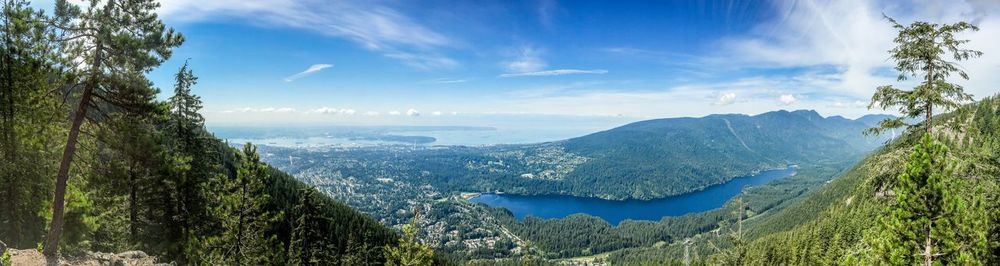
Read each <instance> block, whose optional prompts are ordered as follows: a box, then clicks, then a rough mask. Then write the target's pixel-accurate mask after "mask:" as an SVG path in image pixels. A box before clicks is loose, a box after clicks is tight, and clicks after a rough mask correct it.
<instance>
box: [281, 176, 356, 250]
mask: <svg viewBox="0 0 1000 266" xmlns="http://www.w3.org/2000/svg"><path fill="white" fill-rule="evenodd" d="M314 191H315V189H313V188H309V189H303V190H302V197H301V198H300V200H299V204H298V205H296V206H295V215H297V218H295V220H294V222H295V227H294V229H293V231H292V239H291V243H290V244H289V248H288V264H290V265H318V264H320V263H321V262H324V261H327V262H330V261H337V254H336V253H334V252H336V251H337V250H336V249H333V248H329V245H331V239H329V238H328V236H327V235H324V234H323V233H322V228H323V227H324V226H325V225H326V224H328V223H329V221H328V220H327V219H324V217H323V216H322V215H321V214H320V210H319V206H317V205H318V204H317V202H316V199H315V197H316V195H315V194H314V193H315V192H314ZM348 246H350V244H349V245H348ZM359 253H360V252H359Z"/></svg>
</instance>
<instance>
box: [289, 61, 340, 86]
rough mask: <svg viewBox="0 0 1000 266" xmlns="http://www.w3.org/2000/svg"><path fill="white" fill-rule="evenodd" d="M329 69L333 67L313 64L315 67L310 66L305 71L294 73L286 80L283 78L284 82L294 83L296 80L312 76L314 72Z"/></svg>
mask: <svg viewBox="0 0 1000 266" xmlns="http://www.w3.org/2000/svg"><path fill="white" fill-rule="evenodd" d="M331 67H333V65H331V64H315V65H311V66H309V68H307V69H306V70H305V71H302V72H299V73H296V74H295V75H291V76H288V77H287V78H285V82H292V81H295V80H297V79H300V78H304V77H306V76H309V75H312V74H316V72H319V71H320V70H323V69H327V68H331Z"/></svg>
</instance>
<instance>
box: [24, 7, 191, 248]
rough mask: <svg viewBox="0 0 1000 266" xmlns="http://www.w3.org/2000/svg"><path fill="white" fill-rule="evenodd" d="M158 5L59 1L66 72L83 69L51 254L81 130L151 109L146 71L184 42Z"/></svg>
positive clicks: (58, 189)
mask: <svg viewBox="0 0 1000 266" xmlns="http://www.w3.org/2000/svg"><path fill="white" fill-rule="evenodd" d="M158 6H159V4H157V3H156V2H154V1H152V0H133V1H122V0H108V1H105V2H104V3H103V6H99V2H98V1H94V2H91V3H90V5H89V7H87V10H86V11H81V9H80V8H79V7H76V6H73V5H70V4H69V3H67V2H66V1H65V0H59V1H57V2H56V9H55V18H54V20H53V21H52V23H50V24H51V25H52V26H53V27H56V28H58V29H60V30H61V31H62V32H61V35H60V37H59V39H58V41H59V42H60V44H61V49H62V51H65V55H64V56H65V60H64V61H62V62H64V64H66V69H70V70H74V71H77V70H78V71H79V73H74V76H76V77H77V79H76V80H74V81H73V82H72V83H71V85H70V88H79V89H80V90H81V93H80V96H79V103H78V104H77V107H76V110H75V111H74V113H73V115H72V121H71V124H70V131H69V136H68V137H67V140H66V145H65V147H64V150H63V156H62V161H61V163H60V165H59V171H58V172H57V174H56V185H55V195H54V198H53V201H52V203H53V207H52V222H51V226H50V227H49V233H48V235H47V237H46V240H45V245H44V250H43V253H44V254H45V255H47V256H54V255H56V254H57V252H58V248H59V239H60V235H61V233H62V227H63V215H64V208H65V194H66V185H67V180H68V179H69V170H70V166H71V164H72V160H73V157H74V155H75V154H76V146H77V143H78V142H79V137H80V131H81V126H83V124H84V123H85V122H90V123H96V122H99V121H100V120H101V119H102V118H104V117H102V115H103V114H107V113H108V112H113V111H115V110H120V109H133V110H136V109H143V108H150V107H151V106H150V104H151V103H152V102H153V101H152V100H153V98H154V96H155V90H153V89H152V88H151V85H150V82H149V81H148V80H147V79H146V77H145V73H146V72H148V71H150V70H151V69H152V68H154V67H156V66H158V65H160V64H161V63H162V62H163V61H165V60H166V59H168V58H169V57H170V55H171V49H172V48H173V47H176V46H178V45H180V44H181V42H182V41H183V38H182V37H181V36H180V34H178V33H175V32H174V31H173V29H166V27H165V26H164V25H163V23H162V22H161V21H160V20H159V19H158V18H157V17H156V13H155V10H156V8H157V7H158ZM92 110H93V111H96V112H94V113H92V112H91V111H92Z"/></svg>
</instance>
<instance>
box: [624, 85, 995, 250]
mask: <svg viewBox="0 0 1000 266" xmlns="http://www.w3.org/2000/svg"><path fill="white" fill-rule="evenodd" d="M998 118H1000V100H998V98H997V97H996V96H994V97H990V98H986V99H984V100H982V101H981V102H979V103H976V104H972V105H968V106H964V107H962V108H961V109H959V110H957V111H954V112H952V113H947V114H943V115H938V116H936V117H935V121H946V122H945V123H941V122H938V123H939V125H938V126H936V127H935V128H936V129H937V131H936V133H935V134H936V135H937V136H938V137H939V138H941V139H942V140H943V142H944V143H946V144H947V145H948V146H949V148H950V150H951V151H952V153H953V154H954V158H955V159H957V163H956V165H955V167H956V168H955V169H956V170H957V171H958V172H959V173H961V174H960V176H961V177H963V178H965V179H966V182H968V184H967V185H969V186H971V187H974V188H975V189H971V188H970V189H964V190H963V191H962V192H961V193H962V194H960V195H959V196H961V197H975V195H984V196H985V197H986V198H985V199H986V200H985V201H984V202H986V203H987V204H986V206H985V209H986V210H987V213H992V214H993V215H991V216H987V217H985V219H986V220H987V221H988V223H987V224H989V226H988V227H989V229H988V230H985V231H987V232H990V233H987V234H985V235H984V236H988V237H989V239H991V240H990V241H995V240H996V238H997V237H998V235H997V234H996V232H998V231H997V229H998V228H997V224H998V223H997V221H998V220H997V218H998V217H997V216H996V215H995V214H996V213H997V212H996V211H997V210H998V204H997V201H996V197H997V194H998V193H997V182H998V180H997V179H996V177H997V176H1000V171H997V169H1000V160H998V159H1000V154H998V152H1000V147H998V146H997V145H998V144H1000V141H998V140H1000V130H998V129H1000V119H998ZM922 135H924V133H923V130H919V129H918V130H915V131H909V132H907V134H905V135H903V136H901V137H900V138H898V139H896V140H894V141H892V143H890V144H887V145H886V146H885V147H883V148H881V149H879V150H878V151H877V152H875V153H874V154H871V155H869V156H867V157H866V158H865V159H864V160H862V161H861V162H859V163H858V164H857V165H855V166H854V167H853V168H851V169H850V170H848V171H846V172H844V173H842V174H841V175H839V177H837V178H835V179H834V180H831V181H830V182H829V183H827V184H826V185H824V186H823V187H821V188H819V189H817V190H816V191H814V192H812V193H810V194H808V195H807V196H806V197H804V198H802V199H801V200H798V201H796V202H795V203H793V204H789V205H788V206H786V207H783V208H777V209H775V210H774V211H773V212H770V213H763V214H760V215H757V216H751V217H750V218H749V219H747V221H746V222H745V224H744V225H743V226H744V230H746V237H747V238H748V242H747V244H745V246H744V248H745V249H740V250H743V252H745V253H743V254H744V257H743V259H745V260H744V261H743V262H742V264H746V265H837V264H839V265H845V264H846V265H857V264H859V263H860V264H867V263H866V261H868V259H870V256H871V255H873V254H870V253H868V252H870V251H871V246H870V245H871V241H873V236H874V235H877V234H878V233H877V232H875V231H873V230H877V228H878V226H877V224H878V219H877V218H878V217H880V216H882V215H885V213H886V208H887V207H888V206H889V205H890V204H891V202H892V200H893V197H892V196H891V195H892V182H893V181H892V180H893V179H894V178H895V176H896V175H898V174H899V173H900V172H902V170H903V165H904V162H905V160H906V156H907V155H908V154H909V153H910V151H911V150H912V147H913V145H914V143H916V142H917V141H918V140H919V139H920V137H921V136H922ZM731 229H734V228H733V227H732V226H730V227H728V228H722V229H720V231H728V230H731ZM984 233H985V232H984ZM691 239H692V240H693V243H694V244H693V246H692V253H693V254H718V251H717V250H716V249H715V248H714V247H712V246H713V245H720V246H722V247H723V248H724V249H735V248H733V247H731V246H732V245H730V244H729V243H727V241H726V240H724V239H723V238H721V237H720V236H719V235H716V234H700V235H697V236H694V237H692V238H691ZM991 249H992V250H993V253H994V258H996V256H995V255H997V254H1000V253H998V251H1000V250H998V249H997V247H992V248H991ZM682 256H683V245H680V244H678V243H675V244H673V245H670V246H667V247H664V248H641V249H629V250H622V251H618V252H615V253H613V254H611V255H610V256H608V258H607V261H608V262H611V263H612V264H616V265H617V264H626V265H632V264H642V263H649V262H659V263H678V262H679V261H680V260H681V258H682ZM713 256H715V257H712V256H706V257H700V258H697V257H696V259H697V260H699V261H702V262H708V261H709V260H710V259H713V258H714V259H718V258H719V255H713ZM869 262H870V261H869ZM984 263H985V264H990V263H988V262H984ZM993 263H996V261H993Z"/></svg>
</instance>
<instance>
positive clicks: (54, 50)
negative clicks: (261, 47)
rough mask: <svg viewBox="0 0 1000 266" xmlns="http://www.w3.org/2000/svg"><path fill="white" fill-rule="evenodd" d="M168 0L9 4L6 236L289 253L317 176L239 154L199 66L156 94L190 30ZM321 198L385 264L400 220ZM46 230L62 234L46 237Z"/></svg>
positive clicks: (353, 241)
mask: <svg viewBox="0 0 1000 266" xmlns="http://www.w3.org/2000/svg"><path fill="white" fill-rule="evenodd" d="M157 6H158V4H156V3H155V2H154V1H150V0H139V1H120V0H112V1H104V2H101V1H94V2H90V4H89V5H88V6H85V7H84V8H83V9H81V8H80V7H78V6H76V5H72V4H69V3H68V2H66V1H57V2H56V8H55V13H54V16H52V17H47V16H45V15H43V14H41V13H40V12H36V11H34V10H32V9H30V8H29V7H28V5H27V4H26V3H25V2H24V1H13V2H11V1H4V9H3V13H2V20H0V23H3V24H2V26H3V27H2V28H0V38H2V39H3V42H2V43H0V59H2V60H3V61H2V63H3V64H0V122H2V123H3V124H2V125H3V126H2V127H0V128H2V130H0V133H2V134H0V157H2V158H3V159H2V160H0V183H3V184H4V186H2V188H0V238H2V239H3V240H4V241H9V243H11V245H12V247H19V248H30V247H36V246H37V247H39V249H42V248H43V247H44V248H45V251H46V252H45V253H50V254H51V253H55V250H56V247H59V248H61V250H62V253H64V254H68V255H75V254H81V253H84V252H87V251H103V252H120V251H123V250H126V249H129V250H131V249H139V250H144V251H146V252H147V253H149V254H151V255H155V256H157V257H158V258H159V259H160V260H162V261H173V262H175V263H178V264H181V265H189V264H208V263H214V264H226V265H269V264H270V265H284V264H287V258H286V252H285V248H286V247H288V246H289V245H290V243H291V242H292V241H291V239H292V228H293V224H294V221H293V218H292V216H285V215H284V211H285V210H286V209H288V207H289V206H293V205H295V204H296V203H298V202H300V201H301V198H302V196H301V195H300V193H299V191H300V190H302V189H304V188H306V186H305V185H304V184H303V183H301V182H299V181H297V180H296V179H295V178H294V177H292V176H290V175H287V174H285V173H283V172H280V171H277V170H275V169H274V168H271V167H269V166H267V165H265V164H263V163H262V162H261V161H260V157H259V155H258V154H257V153H256V150H255V148H254V147H253V146H246V147H244V150H243V151H242V152H240V151H237V150H235V149H233V148H232V147H230V146H229V145H228V143H224V142H222V141H220V140H218V139H216V138H214V137H212V135H211V134H210V133H208V132H207V131H206V130H205V128H204V124H203V123H204V119H203V118H202V117H201V115H200V114H199V113H198V112H199V110H200V109H201V101H200V99H199V98H198V97H197V96H196V95H194V94H193V92H192V87H193V85H195V84H196V79H197V78H196V77H195V76H194V73H193V71H192V70H191V69H190V68H189V67H188V65H187V64H185V65H184V67H182V68H181V69H180V70H179V71H178V74H177V85H176V86H175V91H174V92H175V94H174V95H173V97H171V98H170V101H168V102H162V101H158V100H156V98H155V95H156V93H158V90H157V89H156V88H154V87H153V86H152V84H151V82H149V81H148V79H147V78H146V76H145V75H146V73H148V72H149V71H150V70H152V69H153V68H155V67H156V66H158V65H159V64H160V63H162V62H163V61H165V60H166V59H167V58H169V56H170V50H171V49H172V48H173V47H176V46H177V45H179V44H180V42H181V41H182V38H181V37H180V35H179V34H177V33H175V32H173V30H170V29H168V28H167V27H166V26H165V25H163V24H162V23H161V22H160V21H159V20H158V19H157V17H156V15H155V12H153V10H154V9H155V8H156V7H157ZM74 106H75V107H74ZM67 117H70V118H69V119H67ZM67 133H69V134H68V135H69V138H68V139H66V137H67ZM77 148H79V149H77ZM63 149H65V152H60V151H62V150H63ZM61 155H66V156H65V157H63V156H61ZM69 159H73V160H74V161H75V163H71V161H70V160H69ZM71 170H72V171H71ZM52 176H56V177H57V178H56V182H53V181H52V178H51V177H52ZM53 191H55V193H54V194H55V195H56V197H55V198H51V196H52V195H53ZM309 198H310V199H311V200H310V202H311V205H312V206H313V209H314V210H315V212H314V215H315V216H314V217H317V219H318V220H320V221H323V222H322V226H320V227H317V228H314V231H313V232H315V234H316V235H318V236H322V237H324V238H325V239H326V242H327V243H328V244H327V245H325V246H323V247H322V248H323V249H324V250H329V252H331V254H341V255H344V256H345V257H352V258H355V261H365V262H367V263H382V262H383V261H384V258H382V253H381V252H380V251H381V250H380V249H379V248H377V247H382V246H386V245H393V244H395V243H396V240H397V236H396V235H395V234H394V233H393V232H392V231H391V230H390V229H388V228H386V227H384V226H382V225H381V224H379V223H378V222H377V221H375V220H373V219H371V218H369V217H367V216H365V215H363V214H361V213H359V212H357V211H356V210H353V209H351V208H349V207H347V206H346V205H343V204H341V203H339V202H336V201H334V200H332V199H331V198H329V197H327V196H325V195H319V194H318V195H313V196H310V197H309ZM296 218H297V217H296ZM50 223H51V224H53V225H55V226H53V227H51V228H46V224H50ZM47 229H48V230H49V232H50V235H51V236H57V237H56V238H55V239H56V240H62V241H58V242H59V244H58V245H52V244H51V243H53V241H51V240H52V239H48V240H44V239H43V234H44V233H45V231H46V230H47ZM41 243H50V244H44V245H43V244H41ZM355 252H356V253H355ZM338 263H339V261H337V260H336V258H330V257H324V258H320V260H318V261H317V262H316V264H322V265H329V264H338Z"/></svg>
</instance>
